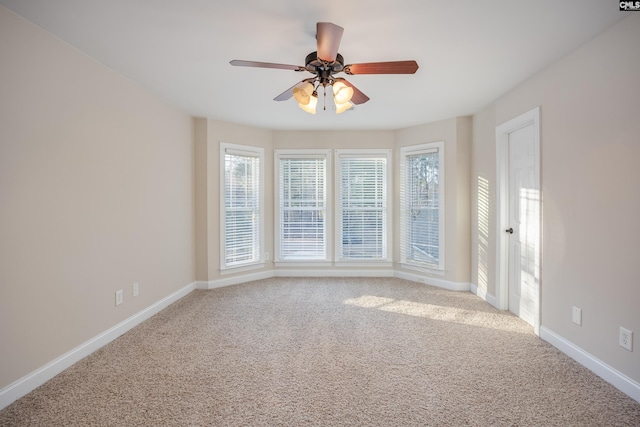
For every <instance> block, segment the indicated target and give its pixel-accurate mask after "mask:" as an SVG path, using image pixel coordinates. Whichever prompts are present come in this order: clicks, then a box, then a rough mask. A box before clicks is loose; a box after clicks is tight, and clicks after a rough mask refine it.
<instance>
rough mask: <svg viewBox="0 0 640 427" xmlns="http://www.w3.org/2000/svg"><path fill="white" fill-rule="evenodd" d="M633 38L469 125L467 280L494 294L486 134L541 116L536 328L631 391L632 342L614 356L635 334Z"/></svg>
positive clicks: (631, 26)
mask: <svg viewBox="0 0 640 427" xmlns="http://www.w3.org/2000/svg"><path fill="white" fill-rule="evenodd" d="M638 40H640V15H636V14H631V16H629V17H628V18H625V19H624V20H623V21H622V22H621V23H620V24H618V25H616V26H614V27H613V28H612V29H610V30H609V31H607V32H605V33H603V34H602V35H600V36H598V37H597V38H595V39H594V40H592V41H590V42H589V43H587V44H586V45H584V46H583V47H581V48H579V49H577V50H576V51H574V52H573V53H572V54H570V55H568V56H567V57H565V58H564V59H562V60H560V61H558V62H557V63H555V64H554V65H552V66H551V67H549V68H547V69H545V70H543V71H542V72H540V73H538V74H537V75H535V76H534V77H533V78H531V79H529V80H527V81H526V82H524V83H523V84H521V85H519V86H518V87H517V88H515V89H514V90H512V91H511V92H509V93H508V94H506V95H505V96H503V97H501V98H500V99H498V100H497V101H496V102H495V103H493V104H492V105H490V106H488V107H487V108H486V109H484V110H483V111H481V112H479V113H478V114H476V115H475V116H474V135H473V136H474V141H473V168H472V172H473V175H472V182H473V183H474V193H473V198H472V204H473V206H474V207H473V210H472V212H473V224H474V227H473V244H472V248H473V252H472V254H473V255H472V258H473V263H472V264H473V272H472V277H473V281H474V283H475V284H477V285H478V286H479V287H482V286H485V285H484V284H483V282H485V281H486V282H487V285H486V286H487V289H488V292H489V293H491V294H494V293H495V289H494V287H493V283H494V282H495V271H494V270H495V255H494V254H495V252H496V245H495V176H496V167H495V126H496V125H499V124H501V123H503V122H505V121H507V120H509V119H511V118H513V117H516V116H518V115H519V114H521V113H524V112H526V111H528V110H531V109H532V108H534V107H536V106H540V108H541V152H542V155H541V168H542V170H541V179H542V197H543V230H542V231H543V245H542V282H541V293H542V326H543V328H547V329H548V330H550V331H553V332H554V333H555V334H558V335H560V336H561V337H562V338H564V339H565V340H568V341H570V342H572V343H574V344H575V345H577V346H578V347H580V348H582V349H583V350H585V351H586V352H588V353H590V354H591V355H593V356H595V357H596V358H598V359H600V360H601V361H603V362H605V363H606V364H608V365H610V366H612V367H614V368H615V369H617V370H619V371H621V372H622V373H624V374H626V375H627V376H629V377H630V378H632V379H633V380H635V381H638V382H640V351H638V346H637V339H636V346H635V349H634V352H629V351H626V350H624V349H623V348H621V347H619V346H618V331H619V327H620V326H624V327H626V328H627V329H631V330H633V331H634V332H635V334H636V337H637V336H638V333H639V331H640V281H639V279H638V269H637V264H638V255H639V254H640V250H639V249H638V247H639V244H638V238H640V221H638V217H639V214H638V213H639V212H640V189H639V185H640V167H638V159H640V120H639V117H640V87H639V86H638V76H640V54H639V50H638ZM483 180H487V181H488V189H489V196H488V198H489V200H488V202H487V201H486V200H484V199H486V198H487V197H486V196H484V194H483V192H482V191H479V190H478V188H482V187H483V184H482V182H484V181H483ZM485 206H487V207H488V208H487V209H488V211H489V222H488V228H489V230H488V233H487V232H486V231H485V230H483V227H481V224H484V221H483V220H482V212H483V211H484V210H487V209H485ZM486 234H488V237H487V236H486ZM485 240H486V243H485ZM485 276H486V278H485ZM573 305H575V306H578V307H580V308H582V310H583V311H582V316H583V324H582V326H577V325H575V324H573V323H572V322H571V308H572V306H573Z"/></svg>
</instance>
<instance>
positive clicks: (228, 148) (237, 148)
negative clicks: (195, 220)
mask: <svg viewBox="0 0 640 427" xmlns="http://www.w3.org/2000/svg"><path fill="white" fill-rule="evenodd" d="M226 153H231V154H238V155H246V156H255V157H258V158H259V159H260V183H259V191H260V195H259V200H260V201H259V203H260V214H259V215H260V220H259V225H258V226H259V228H260V230H259V232H258V239H259V242H258V247H259V249H258V250H259V254H260V256H259V259H258V261H254V262H248V263H245V264H241V265H234V266H230V267H229V266H227V265H226V261H225V242H226V211H225V208H226V203H225V199H224V197H225V154H226ZM264 170H265V162H264V148H261V147H253V146H249V145H239V144H231V143H228V142H221V143H220V274H229V273H235V272H242V271H248V270H255V269H259V268H263V267H264V266H265V252H264V216H265V215H264V212H265V209H264Z"/></svg>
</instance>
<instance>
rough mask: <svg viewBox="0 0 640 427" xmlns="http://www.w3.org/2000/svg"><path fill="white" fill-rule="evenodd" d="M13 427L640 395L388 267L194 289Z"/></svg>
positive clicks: (421, 410)
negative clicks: (362, 273)
mask: <svg viewBox="0 0 640 427" xmlns="http://www.w3.org/2000/svg"><path fill="white" fill-rule="evenodd" d="M0 425H2V426H7V425H11V426H14V425H15V426H23V425H38V426H69V425H83V426H85V425H96V426H136V425H152V426H160V425H176V426H200V425H221V426H247V425H251V426H269V425H282V426H285V425H286V426H307V425H313V426H338V425H347V426H352V425H353V426H376V425H380V426H412V425H417V426H442V425H454V426H458V425H473V426H489V425H499V426H503V425H504V426H554V425H557V426H616V425H627V426H629V425H631V426H638V425H640V404H638V403H637V402H635V401H634V400H633V399H631V398H629V397H628V396H626V395H624V394H623V393H621V392H619V391H618V390H616V389H615V388H614V387H613V386H611V385H609V384H607V383H606V382H605V381H603V380H602V379H600V378H598V377H597V376H596V375H594V374H593V373H591V372H590V371H589V370H587V369H586V368H583V367H582V366H580V365H579V364H577V363H576V362H574V361H573V360H571V359H570V358H568V357H567V356H565V355H563V354H562V353H560V352H559V351H557V350H556V349H554V348H553V347H552V346H550V345H549V344H547V343H545V342H543V341H542V340H540V339H539V338H537V337H536V336H535V335H534V334H533V331H532V329H531V328H530V327H529V326H528V325H527V324H525V323H524V322H522V321H521V320H520V319H518V318H516V317H515V316H513V315H511V314H509V313H505V312H501V311H498V310H495V309H493V308H492V307H491V306H489V305H488V304H486V303H484V302H483V301H481V300H480V299H479V298H477V297H475V296H474V295H472V294H469V293H460V292H449V291H445V290H442V289H437V288H432V287H429V286H425V285H421V284H417V283H413V282H409V281H404V280H399V279H384V278H349V279H334V278H331V279H328V278H327V279H325V278H313V279H308V278H280V279H269V280H262V281H256V282H251V283H246V284H243V285H238V286H232V287H228V288H221V289H215V290H210V291H194V292H192V293H191V294H189V295H188V296H187V297H185V298H183V299H182V300H180V301H178V302H176V303H175V304H173V305H171V306H170V307H168V308H167V309H165V310H164V311H162V312H161V313H159V314H157V315H156V316H154V317H152V318H151V319H149V320H148V321H146V322H144V323H143V324H141V325H139V326H137V327H136V328H134V329H132V330H131V331H129V332H128V333H127V334H125V335H123V336H122V337H120V338H118V339H117V340H115V341H113V342H112V343H110V344H108V345H106V346H105V347H103V348H102V349H100V350H99V351H97V352H96V353H94V354H92V355H91V356H89V357H87V358H85V359H84V360H82V361H80V362H78V363H77V364H76V365H74V366H72V367H71V368H69V369H68V370H66V371H65V372H63V373H61V374H60V375H58V376H57V377H55V378H53V379H52V380H51V381H49V382H47V383H46V384H44V385H43V386H41V387H39V388H38V389H36V390H34V391H33V392H31V393H30V394H28V395H27V396H25V397H23V398H22V399H20V400H18V401H17V402H15V403H13V404H12V405H10V406H8V407H7V408H5V409H4V410H3V411H1V412H0Z"/></svg>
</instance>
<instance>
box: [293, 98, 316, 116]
mask: <svg viewBox="0 0 640 427" xmlns="http://www.w3.org/2000/svg"><path fill="white" fill-rule="evenodd" d="M317 104H318V97H317V96H315V95H312V96H310V97H309V102H308V103H307V104H302V103H299V104H298V107H300V108H302V109H303V110H304V111H306V112H307V113H311V114H315V113H316V105H317Z"/></svg>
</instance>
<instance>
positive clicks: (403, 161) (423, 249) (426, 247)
mask: <svg viewBox="0 0 640 427" xmlns="http://www.w3.org/2000/svg"><path fill="white" fill-rule="evenodd" d="M443 181H444V143H443V142H435V143H430V144H422V145H416V146H410V147H403V148H402V149H401V150H400V257H401V261H400V262H401V263H403V264H406V265H408V266H414V267H420V268H425V269H431V270H440V271H442V270H444V250H443V243H444V236H443V233H444V215H443V212H444V202H443V195H444V182H443Z"/></svg>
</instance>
